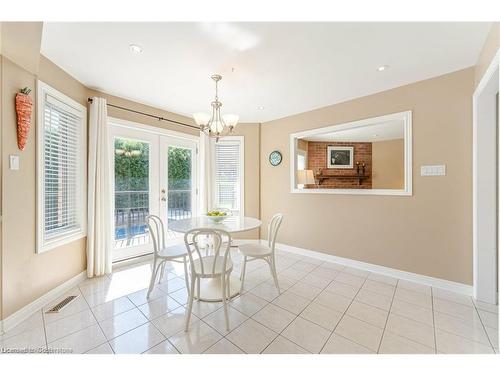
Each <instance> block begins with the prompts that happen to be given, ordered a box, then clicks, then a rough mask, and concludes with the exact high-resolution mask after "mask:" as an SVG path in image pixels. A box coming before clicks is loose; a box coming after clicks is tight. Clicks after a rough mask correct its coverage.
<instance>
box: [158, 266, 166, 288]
mask: <svg viewBox="0 0 500 375" xmlns="http://www.w3.org/2000/svg"><path fill="white" fill-rule="evenodd" d="M165 263H167V262H163V263H162V264H161V272H160V278H159V279H158V284H159V283H161V280H162V279H163V275H164V274H165Z"/></svg>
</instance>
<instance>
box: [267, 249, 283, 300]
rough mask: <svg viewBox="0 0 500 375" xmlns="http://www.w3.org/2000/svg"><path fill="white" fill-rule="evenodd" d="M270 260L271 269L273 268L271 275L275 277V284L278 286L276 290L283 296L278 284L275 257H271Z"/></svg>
mask: <svg viewBox="0 0 500 375" xmlns="http://www.w3.org/2000/svg"><path fill="white" fill-rule="evenodd" d="M269 260H270V263H269V267H271V274H272V275H273V279H274V284H275V285H276V289H278V293H279V294H281V292H280V286H279V284H278V273H277V272H276V264H275V262H274V257H273V256H270V257H269Z"/></svg>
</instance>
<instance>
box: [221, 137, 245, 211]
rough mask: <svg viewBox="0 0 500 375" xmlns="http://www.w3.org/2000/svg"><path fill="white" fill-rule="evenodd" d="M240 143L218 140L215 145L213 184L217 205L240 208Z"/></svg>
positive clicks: (233, 208) (234, 208)
mask: <svg viewBox="0 0 500 375" xmlns="http://www.w3.org/2000/svg"><path fill="white" fill-rule="evenodd" d="M241 172H242V171H241V170H240V144H238V143H235V142H228V143H225V142H222V141H219V142H218V143H216V145H215V184H216V197H215V198H216V199H215V201H216V203H217V206H218V207H221V208H227V209H230V210H233V211H238V210H239V209H240V199H239V197H240V188H241V186H240V181H241Z"/></svg>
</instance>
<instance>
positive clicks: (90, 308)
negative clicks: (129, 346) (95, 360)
mask: <svg viewBox="0 0 500 375" xmlns="http://www.w3.org/2000/svg"><path fill="white" fill-rule="evenodd" d="M78 290H79V291H80V294H81V295H82V298H83V299H84V301H85V303H86V304H87V306H88V307H89V310H90V313H91V314H92V316H93V317H94V319H95V321H96V324H97V326H98V327H99V330H100V331H101V333H102V335H103V336H104V339H105V340H106V344H108V345H109V347H110V348H111V351H112V352H113V354H114V353H115V351H114V350H113V347H112V346H111V345H110V344H109V340H108V338H107V337H106V335H105V334H104V331H103V329H102V327H101V325H100V324H99V321H98V320H97V318H96V316H95V314H94V311H93V310H92V307H90V305H89V302H88V301H87V298H85V295H84V294H83V292H82V290H81V289H80V286H78ZM94 307H95V306H94ZM87 328H88V327H87ZM84 329H85V328H84ZM102 344H103V343H101V344H99V345H97V346H95V347H93V348H91V349H89V350H87V351H86V352H85V353H87V352H89V351H91V350H94V349H95V348H97V347H98V346H101V345H102Z"/></svg>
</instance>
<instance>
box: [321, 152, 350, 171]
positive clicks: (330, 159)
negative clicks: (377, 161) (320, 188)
mask: <svg viewBox="0 0 500 375" xmlns="http://www.w3.org/2000/svg"><path fill="white" fill-rule="evenodd" d="M353 160H354V147H351V146H328V147H327V148H326V161H327V168H338V169H348V168H351V169H352V168H353Z"/></svg>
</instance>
